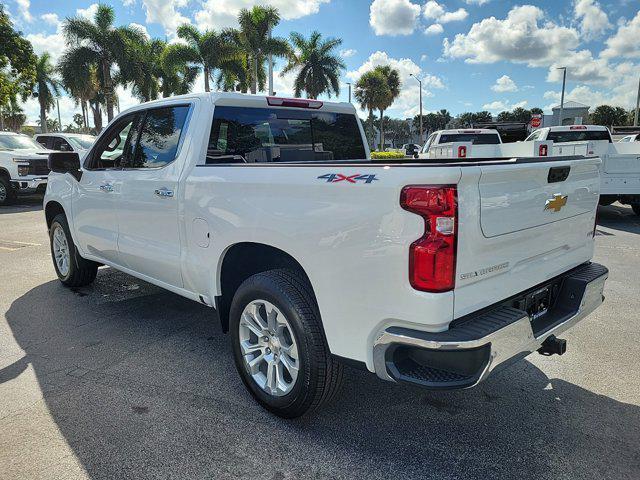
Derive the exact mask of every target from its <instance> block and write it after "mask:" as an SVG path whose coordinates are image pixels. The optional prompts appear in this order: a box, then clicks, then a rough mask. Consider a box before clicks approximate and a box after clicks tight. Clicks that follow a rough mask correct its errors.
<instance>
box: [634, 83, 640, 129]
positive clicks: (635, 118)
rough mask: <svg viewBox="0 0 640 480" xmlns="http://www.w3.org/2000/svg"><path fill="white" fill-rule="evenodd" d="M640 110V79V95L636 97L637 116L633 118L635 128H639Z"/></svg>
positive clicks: (639, 86)
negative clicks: (639, 116)
mask: <svg viewBox="0 0 640 480" xmlns="http://www.w3.org/2000/svg"><path fill="white" fill-rule="evenodd" d="M639 109H640V78H639V79H638V95H637V96H636V114H635V115H634V117H633V126H634V127H637V126H638V110H639Z"/></svg>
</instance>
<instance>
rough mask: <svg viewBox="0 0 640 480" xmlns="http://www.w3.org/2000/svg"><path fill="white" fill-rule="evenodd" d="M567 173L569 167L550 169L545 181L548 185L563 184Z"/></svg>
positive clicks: (569, 169)
mask: <svg viewBox="0 0 640 480" xmlns="http://www.w3.org/2000/svg"><path fill="white" fill-rule="evenodd" d="M569 171H571V167H551V168H550V169H549V176H548V177H547V181H548V182H549V183H557V182H564V181H565V180H566V179H567V177H568V176H569Z"/></svg>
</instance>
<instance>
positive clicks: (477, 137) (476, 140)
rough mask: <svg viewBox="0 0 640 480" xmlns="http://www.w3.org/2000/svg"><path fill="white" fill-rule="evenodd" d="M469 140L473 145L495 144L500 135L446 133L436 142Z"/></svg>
mask: <svg viewBox="0 0 640 480" xmlns="http://www.w3.org/2000/svg"><path fill="white" fill-rule="evenodd" d="M451 142H471V143H472V144H473V145H497V144H499V143H500V136H499V135H498V134H497V133H446V134H443V135H441V136H440V140H439V142H438V143H451Z"/></svg>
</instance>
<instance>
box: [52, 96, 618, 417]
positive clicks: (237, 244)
mask: <svg viewBox="0 0 640 480" xmlns="http://www.w3.org/2000/svg"><path fill="white" fill-rule="evenodd" d="M599 164H600V159H598V158H596V157H591V158H583V157H555V158H554V157H548V158H545V159H533V161H531V159H527V158H512V159H496V160H495V162H493V163H482V162H476V163H470V162H464V161H458V160H449V161H447V162H441V163H438V164H433V163H429V162H425V161H416V160H415V159H402V160H395V161H372V160H370V159H369V152H368V149H367V145H366V139H365V136H364V131H363V129H362V126H361V124H360V122H359V120H358V116H357V114H356V110H355V108H354V106H353V105H351V104H349V103H329V102H322V101H318V100H303V99H283V98H274V97H261V96H256V95H241V94H231V93H227V94H225V93H206V94H205V93H202V94H192V95H185V96H176V97H171V98H167V99H163V100H159V101H154V102H150V103H144V104H141V105H138V106H135V107H133V108H131V109H129V110H127V111H124V112H122V113H121V114H120V115H118V116H117V117H116V118H115V119H114V120H113V121H112V122H111V123H110V124H109V125H108V126H107V128H106V129H105V130H104V131H103V132H102V133H101V134H100V136H99V137H98V139H97V140H96V142H95V143H94V145H93V146H92V147H91V149H90V150H89V152H88V153H87V154H86V156H85V157H84V158H83V159H82V162H81V160H80V158H79V156H78V154H77V153H75V152H55V153H52V154H51V155H50V156H49V165H50V167H51V169H52V173H51V175H50V177H49V185H48V188H47V192H46V196H45V200H44V210H45V219H46V225H47V228H48V230H49V234H50V242H51V254H52V258H53V265H54V268H55V271H56V273H57V275H58V278H59V279H60V281H61V282H62V283H63V284H64V285H66V286H69V287H82V286H85V285H88V284H90V283H91V282H92V281H93V280H94V279H95V277H96V274H97V272H98V267H99V265H107V266H110V267H112V268H115V269H118V270H121V271H123V272H125V273H128V274H131V275H134V276H136V277H138V278H141V279H143V280H145V281H148V282H150V283H153V284H155V285H158V286H160V287H163V288H165V289H167V290H170V291H172V292H174V293H176V294H178V295H182V296H184V297H186V298H189V299H191V300H194V301H196V302H199V303H201V304H204V305H207V306H210V307H215V308H216V309H217V311H218V317H219V319H220V320H221V322H222V329H223V331H225V332H229V333H230V337H231V345H232V351H233V356H234V360H235V363H236V367H237V369H238V372H239V375H240V377H241V378H242V381H243V382H244V384H245V386H246V387H247V389H248V390H249V392H250V393H251V394H252V395H253V397H254V398H255V399H256V400H257V401H258V402H259V403H260V404H261V405H262V406H264V407H265V408H267V409H268V410H270V411H272V412H274V413H275V414H277V415H280V416H283V417H297V416H300V415H302V414H304V413H305V412H308V411H311V410H313V409H316V408H318V407H319V406H320V405H322V404H323V403H325V402H326V401H328V400H329V399H330V398H331V397H332V396H333V395H334V394H335V392H336V391H337V388H338V385H339V382H340V377H341V372H342V365H343V364H344V363H349V364H351V365H355V366H359V367H361V368H363V369H365V370H369V371H371V372H375V373H376V375H378V377H380V378H381V379H384V380H387V381H392V382H404V383H408V384H413V385H417V386H421V387H424V388H429V389H436V390H438V389H439V390H442V389H451V388H467V387H472V386H474V385H476V384H478V383H479V382H481V381H483V380H484V379H485V378H486V377H487V376H488V375H489V374H490V372H492V371H493V370H494V369H496V368H497V367H499V366H504V365H507V364H508V363H510V362H512V361H515V360H517V359H520V358H523V357H524V356H526V355H528V354H529V353H532V352H535V351H536V350H538V351H540V353H543V354H547V355H548V354H554V353H555V354H562V353H564V350H565V342H564V341H563V340H561V339H559V338H557V337H556V335H559V334H561V332H563V331H565V330H566V329H568V328H570V327H572V326H573V325H574V324H576V323H577V322H579V321H581V320H582V319H583V318H584V317H585V316H587V315H588V314H589V313H591V312H592V311H593V310H594V309H596V308H597V307H598V306H599V305H600V304H601V303H602V301H603V295H602V293H603V288H604V284H605V281H606V279H607V275H608V273H607V269H606V268H605V267H603V266H601V265H597V264H595V263H591V259H592V256H593V250H594V231H595V219H596V207H597V202H598V195H599V189H600V180H599V173H598V168H599ZM61 294H62V293H61ZM212 318H214V317H213V316H212ZM51 321H55V319H51ZM224 352H226V350H224ZM224 352H218V353H219V354H222V353H224ZM211 380H212V381H216V380H218V379H215V378H212V379H211Z"/></svg>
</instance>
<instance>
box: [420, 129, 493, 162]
mask: <svg viewBox="0 0 640 480" xmlns="http://www.w3.org/2000/svg"><path fill="white" fill-rule="evenodd" d="M453 144H460V150H459V153H460V155H459V157H460V158H464V157H465V156H466V155H467V148H468V147H467V145H501V144H502V139H501V138H500V134H499V133H498V131H497V130H491V129H488V128H467V129H456V130H437V131H435V132H433V133H432V134H431V135H429V137H427V141H426V142H424V145H423V146H422V148H421V149H420V151H419V152H418V153H417V154H416V155H414V156H415V157H416V158H423V159H426V158H430V157H434V156H437V157H444V156H447V157H448V156H451V155H449V154H447V152H446V151H440V149H441V148H443V146H444V148H445V150H446V148H447V147H446V146H449V148H451V146H452V145H453ZM445 145H446V146H445ZM456 154H458V150H456Z"/></svg>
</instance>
